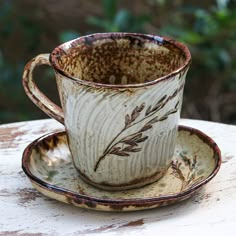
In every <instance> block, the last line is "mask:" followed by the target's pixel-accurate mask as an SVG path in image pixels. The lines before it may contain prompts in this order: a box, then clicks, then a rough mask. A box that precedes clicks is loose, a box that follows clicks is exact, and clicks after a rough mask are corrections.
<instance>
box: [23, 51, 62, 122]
mask: <svg viewBox="0 0 236 236" xmlns="http://www.w3.org/2000/svg"><path fill="white" fill-rule="evenodd" d="M49 55H50V54H48V53H45V54H40V55H38V56H36V57H35V58H33V59H32V60H31V61H29V62H28V63H27V64H26V66H25V68H24V72H23V77H22V83H23V87H24V89H25V92H26V94H27V96H28V97H29V98H30V99H31V100H32V101H33V103H34V104H35V105H36V106H38V107H39V108H40V109H41V110H42V111H43V112H45V113H46V114H47V115H48V116H50V117H52V118H54V119H55V120H57V121H59V122H60V123H62V124H64V114H63V111H62V109H61V107H59V106H58V105H56V104H55V103H53V102H52V101H51V100H50V99H49V98H48V97H47V96H46V95H44V94H43V93H42V92H41V91H40V90H39V88H38V87H37V85H36V84H35V81H34V79H33V71H34V69H35V67H36V66H39V65H49V66H51V63H50V61H49Z"/></svg>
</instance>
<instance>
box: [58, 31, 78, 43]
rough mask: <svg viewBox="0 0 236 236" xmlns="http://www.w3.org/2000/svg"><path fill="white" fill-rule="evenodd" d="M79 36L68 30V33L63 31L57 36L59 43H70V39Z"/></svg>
mask: <svg viewBox="0 0 236 236" xmlns="http://www.w3.org/2000/svg"><path fill="white" fill-rule="evenodd" d="M79 36H80V35H79V33H78V32H76V31H73V30H70V31H69V30H68V31H63V32H61V33H60V34H59V40H60V42H61V43H64V42H67V41H70V40H72V39H76V38H78V37H79Z"/></svg>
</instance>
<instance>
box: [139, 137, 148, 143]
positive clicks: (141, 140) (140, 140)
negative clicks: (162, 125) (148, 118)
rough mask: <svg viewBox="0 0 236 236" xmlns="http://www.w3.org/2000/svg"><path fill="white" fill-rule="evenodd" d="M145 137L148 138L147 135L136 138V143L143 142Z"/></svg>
mask: <svg viewBox="0 0 236 236" xmlns="http://www.w3.org/2000/svg"><path fill="white" fill-rule="evenodd" d="M147 139H148V136H145V137H143V138H140V139H137V140H136V143H142V142H144V141H145V140H147Z"/></svg>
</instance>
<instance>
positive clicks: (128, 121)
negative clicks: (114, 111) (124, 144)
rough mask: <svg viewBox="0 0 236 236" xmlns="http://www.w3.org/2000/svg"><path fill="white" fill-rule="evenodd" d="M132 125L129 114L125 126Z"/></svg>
mask: <svg viewBox="0 0 236 236" xmlns="http://www.w3.org/2000/svg"><path fill="white" fill-rule="evenodd" d="M130 123H131V119H130V117H129V115H128V114H127V115H126V116H125V126H128V125H129V124H130Z"/></svg>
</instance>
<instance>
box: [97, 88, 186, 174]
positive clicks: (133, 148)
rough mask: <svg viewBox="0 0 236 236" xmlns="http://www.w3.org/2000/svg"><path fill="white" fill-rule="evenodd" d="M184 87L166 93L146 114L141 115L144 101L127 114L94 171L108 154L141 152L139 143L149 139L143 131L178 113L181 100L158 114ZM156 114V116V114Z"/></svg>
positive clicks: (149, 107)
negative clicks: (142, 123)
mask: <svg viewBox="0 0 236 236" xmlns="http://www.w3.org/2000/svg"><path fill="white" fill-rule="evenodd" d="M182 88H183V85H181V86H180V87H179V88H178V89H177V90H175V91H174V93H173V94H172V95H170V96H167V95H164V96H162V97H161V98H160V99H159V100H158V101H157V102H156V104H155V105H154V106H153V107H152V106H151V105H149V106H148V108H147V109H145V112H144V114H143V115H142V116H141V114H142V111H143V110H144V108H145V103H142V104H141V105H139V106H136V107H135V108H134V110H133V111H132V112H131V114H126V115H125V125H124V127H123V129H122V130H120V132H119V133H118V134H116V136H115V137H114V138H113V139H112V140H111V141H110V143H109V144H108V146H107V147H106V149H105V150H104V152H103V154H102V155H101V156H100V157H99V158H98V160H97V162H96V165H95V167H94V171H96V170H97V168H98V166H99V164H100V162H101V161H102V160H103V159H104V158H105V157H106V156H107V155H108V154H114V155H118V156H130V153H134V152H140V151H141V150H142V148H141V147H139V145H141V143H143V142H145V141H146V140H147V139H148V136H147V135H146V136H143V133H144V132H146V131H148V130H150V129H152V128H153V125H154V124H155V123H157V122H161V121H164V120H166V119H168V116H169V115H171V114H173V113H176V112H177V109H178V105H179V101H178V102H177V103H176V105H175V108H174V109H171V110H169V111H167V112H166V113H165V114H164V115H161V116H160V115H157V112H158V111H160V110H161V109H162V108H163V107H165V106H166V104H167V103H168V101H170V100H171V99H173V98H174V97H175V96H176V95H177V93H178V92H180V91H181V90H182ZM155 114H156V116H154V115H155ZM145 120H147V121H146V123H145V124H144V125H143V126H142V128H141V129H138V126H137V129H136V130H137V131H136V132H134V133H133V134H130V135H128V136H126V137H123V138H120V139H118V138H119V137H120V136H121V135H122V133H123V132H124V131H126V130H127V129H129V128H131V127H133V126H136V125H137V124H139V123H141V122H143V121H145ZM177 172H178V168H177V166H176V170H175V173H176V174H177Z"/></svg>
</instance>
